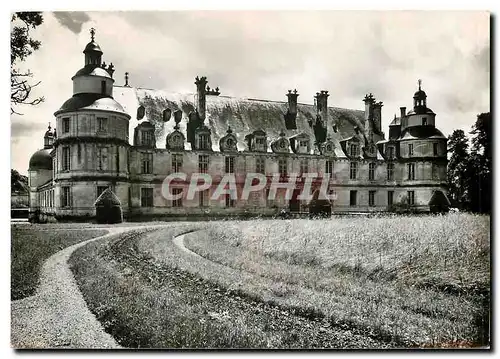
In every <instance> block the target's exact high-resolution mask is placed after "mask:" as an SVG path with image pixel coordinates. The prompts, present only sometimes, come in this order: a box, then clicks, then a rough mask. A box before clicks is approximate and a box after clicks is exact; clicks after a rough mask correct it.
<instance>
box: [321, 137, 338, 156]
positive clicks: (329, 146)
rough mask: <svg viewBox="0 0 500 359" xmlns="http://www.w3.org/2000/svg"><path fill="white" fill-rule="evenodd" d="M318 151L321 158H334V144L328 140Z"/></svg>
mask: <svg viewBox="0 0 500 359" xmlns="http://www.w3.org/2000/svg"><path fill="white" fill-rule="evenodd" d="M320 151H321V154H322V155H323V156H328V157H334V156H335V144H334V143H333V141H332V140H331V138H328V139H327V140H326V142H325V143H322V144H321V146H320Z"/></svg>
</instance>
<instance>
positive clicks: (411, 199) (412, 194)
mask: <svg viewBox="0 0 500 359" xmlns="http://www.w3.org/2000/svg"><path fill="white" fill-rule="evenodd" d="M408 204H409V205H410V206H413V205H414V204H415V191H408Z"/></svg>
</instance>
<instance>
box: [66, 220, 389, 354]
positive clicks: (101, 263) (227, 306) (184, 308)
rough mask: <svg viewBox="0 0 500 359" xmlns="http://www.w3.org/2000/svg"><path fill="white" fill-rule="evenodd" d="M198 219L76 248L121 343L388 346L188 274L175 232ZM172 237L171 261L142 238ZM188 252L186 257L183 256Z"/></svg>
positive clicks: (104, 318) (87, 285)
mask: <svg viewBox="0 0 500 359" xmlns="http://www.w3.org/2000/svg"><path fill="white" fill-rule="evenodd" d="M197 226H198V227H199V225H183V226H178V225H177V226H175V227H174V226H173V227H172V228H169V229H162V230H157V231H153V232H152V233H149V234H147V235H144V233H141V232H140V231H137V232H136V233H129V234H126V235H124V236H121V237H120V238H118V239H115V240H108V241H101V242H94V243H91V244H89V245H87V246H85V247H82V248H80V249H78V250H77V251H76V252H75V253H74V254H73V255H72V256H71V258H70V265H71V268H72V270H73V272H74V274H75V277H76V280H77V282H78V284H79V286H80V288H81V290H82V293H83V294H84V297H85V300H86V302H87V303H88V305H89V308H90V309H91V311H92V312H93V313H94V314H95V315H96V317H97V318H98V319H99V320H100V321H101V323H102V324H103V326H104V327H105V329H106V331H107V332H109V333H111V334H112V335H113V336H114V338H115V339H116V340H117V342H118V343H119V344H120V345H122V346H125V347H130V348H332V347H333V348H387V347H391V344H390V343H385V342H381V341H377V340H374V339H372V338H369V337H366V336H364V335H359V334H356V333H353V332H350V331H345V330H342V329H339V328H332V327H330V326H329V325H328V323H325V322H324V321H321V320H310V319H307V318H304V317H303V316H300V315H294V314H293V313H292V312H289V311H286V310H283V309H281V308H279V307H277V306H271V305H268V304H266V303H263V302H262V301H260V300H259V299H258V298H253V299H251V298H248V297H246V296H242V295H239V294H238V293H232V294H230V293H228V292H227V290H226V288H224V287H222V286H219V285H217V284H216V283H215V282H214V281H211V280H204V279H203V278H200V276H198V275H195V274H192V273H189V271H187V270H185V268H183V267H184V266H185V265H188V266H191V267H198V268H200V269H202V268H203V267H199V266H197V263H196V262H191V263H188V262H189V261H190V260H191V259H192V256H190V255H188V254H186V253H184V252H182V251H181V250H180V249H178V248H177V247H175V246H174V245H173V244H172V242H171V239H172V238H173V236H175V235H177V234H180V233H182V232H184V231H186V230H189V229H193V228H196V227H197ZM149 239H151V240H153V241H156V242H160V243H166V244H167V246H168V253H169V254H171V255H172V257H171V259H172V262H170V261H169V264H165V263H159V262H157V261H155V260H154V259H153V258H152V257H149V256H148V255H147V254H146V253H145V252H144V251H143V250H142V248H140V247H141V246H142V244H141V243H139V242H141V241H142V240H149ZM183 255H184V256H183Z"/></svg>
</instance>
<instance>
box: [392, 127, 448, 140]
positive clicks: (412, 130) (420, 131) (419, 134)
mask: <svg viewBox="0 0 500 359" xmlns="http://www.w3.org/2000/svg"><path fill="white" fill-rule="evenodd" d="M428 138H439V139H446V137H445V136H444V135H443V133H442V132H441V131H439V130H438V129H437V128H436V127H434V126H413V127H408V128H405V130H404V131H403V133H402V134H401V136H400V137H399V139H400V140H413V139H428Z"/></svg>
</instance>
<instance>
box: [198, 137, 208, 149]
mask: <svg viewBox="0 0 500 359" xmlns="http://www.w3.org/2000/svg"><path fill="white" fill-rule="evenodd" d="M198 148H199V149H200V150H206V149H208V148H209V146H208V135H205V134H201V135H199V137H198Z"/></svg>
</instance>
